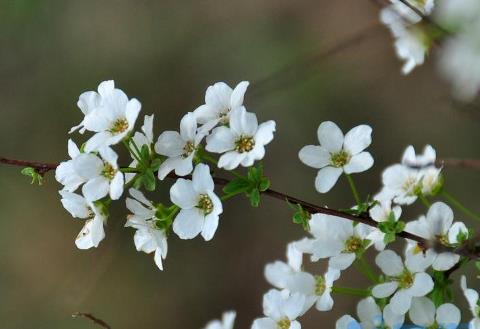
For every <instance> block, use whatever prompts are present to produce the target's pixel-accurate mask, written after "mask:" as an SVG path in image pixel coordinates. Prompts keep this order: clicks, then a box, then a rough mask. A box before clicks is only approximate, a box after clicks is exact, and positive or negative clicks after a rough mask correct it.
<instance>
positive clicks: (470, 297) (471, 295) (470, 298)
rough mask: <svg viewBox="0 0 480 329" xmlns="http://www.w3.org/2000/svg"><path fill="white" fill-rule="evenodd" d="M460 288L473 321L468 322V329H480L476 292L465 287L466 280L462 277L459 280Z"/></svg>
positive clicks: (479, 307) (479, 313)
mask: <svg viewBox="0 0 480 329" xmlns="http://www.w3.org/2000/svg"><path fill="white" fill-rule="evenodd" d="M460 280H461V281H460V287H461V288H462V291H463V294H464V295H465V298H466V299H467V302H468V306H469V307H470V311H471V312H472V315H473V319H472V320H470V323H469V329H480V306H479V305H478V299H479V298H478V292H476V291H475V290H473V289H469V288H468V287H467V278H466V277H465V275H462V278H461V279H460Z"/></svg>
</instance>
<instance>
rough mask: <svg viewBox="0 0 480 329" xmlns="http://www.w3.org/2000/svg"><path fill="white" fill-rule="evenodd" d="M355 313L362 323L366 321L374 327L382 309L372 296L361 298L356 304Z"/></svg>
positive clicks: (380, 316)
mask: <svg viewBox="0 0 480 329" xmlns="http://www.w3.org/2000/svg"><path fill="white" fill-rule="evenodd" d="M357 314H358V317H359V318H360V321H361V322H362V324H364V323H368V324H369V325H371V328H374V327H375V325H374V324H376V323H378V319H380V320H381V318H382V311H381V310H380V307H379V306H378V305H377V303H376V302H375V299H373V298H372V297H367V298H365V299H362V300H361V301H360V302H359V303H358V305H357Z"/></svg>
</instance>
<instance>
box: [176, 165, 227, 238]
mask: <svg viewBox="0 0 480 329" xmlns="http://www.w3.org/2000/svg"><path fill="white" fill-rule="evenodd" d="M214 187H215V185H214V182H213V179H212V176H211V175H210V168H209V167H208V166H207V165H205V164H202V163H200V164H198V165H197V166H196V167H195V170H194V171H193V174H192V180H187V179H183V178H179V179H177V181H176V182H175V184H173V186H172V187H171V189H170V199H171V200H172V202H173V203H174V204H176V205H177V206H178V207H180V209H181V210H180V212H179V214H178V215H177V217H176V218H175V221H174V222H173V231H174V232H175V233H176V234H177V235H178V236H179V237H180V239H193V238H194V237H196V236H197V235H198V234H199V233H200V232H201V234H202V236H203V238H204V239H205V240H206V241H208V240H211V239H212V238H213V235H214V234H215V231H216V230H217V227H218V216H219V215H220V214H221V213H222V211H223V209H222V202H221V201H220V199H219V198H218V197H217V195H216V194H215V193H214V191H213V190H214Z"/></svg>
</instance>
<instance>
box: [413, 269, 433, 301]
mask: <svg viewBox="0 0 480 329" xmlns="http://www.w3.org/2000/svg"><path fill="white" fill-rule="evenodd" d="M432 289H433V280H432V278H431V277H430V275H428V274H427V273H424V272H422V273H417V274H415V277H414V279H413V285H412V286H411V287H410V288H409V289H408V293H409V294H410V295H412V296H414V297H423V296H425V295H426V294H428V293H429V292H430V291H432Z"/></svg>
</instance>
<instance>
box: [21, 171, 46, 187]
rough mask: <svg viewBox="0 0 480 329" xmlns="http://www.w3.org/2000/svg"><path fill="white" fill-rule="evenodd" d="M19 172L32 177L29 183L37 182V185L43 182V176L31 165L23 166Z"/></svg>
mask: <svg viewBox="0 0 480 329" xmlns="http://www.w3.org/2000/svg"><path fill="white" fill-rule="evenodd" d="M21 174H22V175H25V176H28V177H31V178H32V181H31V182H30V184H34V183H37V184H38V185H42V184H43V176H42V175H41V174H40V173H39V172H38V171H37V170H36V169H34V168H32V167H26V168H23V169H22V171H21Z"/></svg>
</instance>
